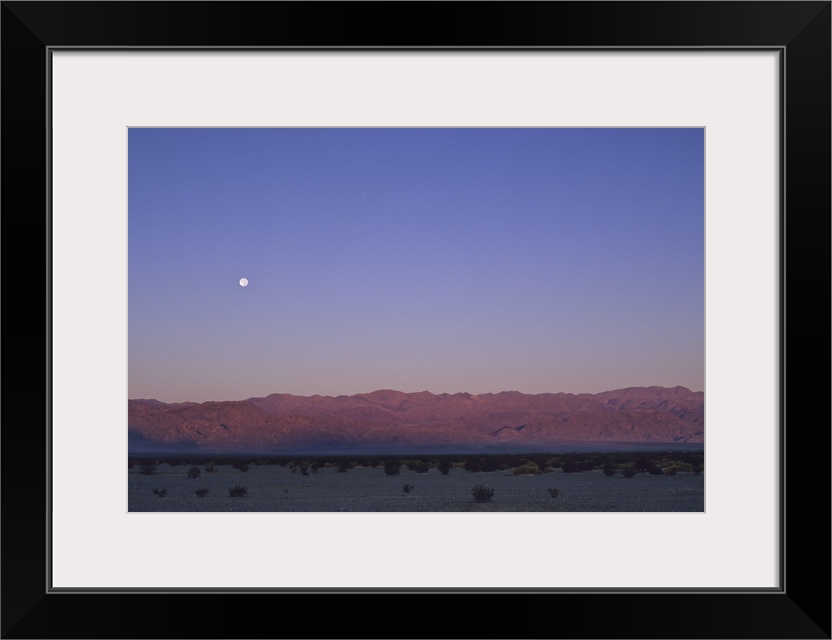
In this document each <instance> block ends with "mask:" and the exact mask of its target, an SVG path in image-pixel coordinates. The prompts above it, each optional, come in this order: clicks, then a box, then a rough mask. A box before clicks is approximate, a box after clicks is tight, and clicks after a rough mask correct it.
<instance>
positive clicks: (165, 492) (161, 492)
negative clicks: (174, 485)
mask: <svg viewBox="0 0 832 640" xmlns="http://www.w3.org/2000/svg"><path fill="white" fill-rule="evenodd" d="M153 493H155V494H156V495H157V496H159V497H160V498H164V497H165V496H166V495H168V490H167V489H154V490H153Z"/></svg>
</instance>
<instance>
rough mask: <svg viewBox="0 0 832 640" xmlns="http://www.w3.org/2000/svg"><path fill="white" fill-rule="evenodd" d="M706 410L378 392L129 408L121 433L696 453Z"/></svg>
mask: <svg viewBox="0 0 832 640" xmlns="http://www.w3.org/2000/svg"><path fill="white" fill-rule="evenodd" d="M704 403H705V396H704V393H703V392H701V391H699V392H693V391H690V390H688V389H685V388H684V387H673V388H665V387H631V388H628V389H619V390H617V391H606V392H604V393H598V394H577V395H575V394H566V393H544V394H537V395H527V394H523V393H519V392H516V391H504V392H501V393H493V394H492V393H487V394H481V395H471V394H468V393H456V394H439V395H435V394H432V393H429V392H427V391H422V392H420V393H402V392H400V391H391V390H381V391H374V392H372V393H362V394H358V395H354V396H337V397H332V396H317V395H316V396H311V397H303V396H293V395H289V394H272V395H270V396H266V397H265V398H250V399H248V400H241V401H232V402H204V403H202V404H196V403H190V402H189V403H177V404H165V403H162V402H159V401H157V400H129V401H128V428H129V432H130V436H131V442H141V443H143V444H144V445H146V446H150V447H165V446H187V447H189V448H197V449H205V450H215V451H243V450H245V451H255V450H262V451H269V452H279V451H291V450H300V449H305V450H316V449H320V450H333V449H341V448H344V449H352V448H356V447H357V448H372V447H389V446H400V447H406V448H413V447H417V448H418V447H425V448H427V447H437V446H448V445H459V446H460V447H463V448H464V447H466V446H467V447H474V448H479V447H481V446H483V445H485V446H488V445H497V444H501V443H504V444H509V443H511V444H512V446H517V445H528V446H529V447H530V448H532V447H533V448H540V447H541V446H545V445H547V444H553V445H554V444H557V443H558V442H573V443H574V442H587V443H604V442H629V443H637V442H644V443H647V442H649V443H702V442H703V441H704V430H705V423H704Z"/></svg>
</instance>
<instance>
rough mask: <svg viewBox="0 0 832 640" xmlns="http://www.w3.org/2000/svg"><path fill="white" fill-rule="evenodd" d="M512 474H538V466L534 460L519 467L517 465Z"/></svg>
mask: <svg viewBox="0 0 832 640" xmlns="http://www.w3.org/2000/svg"><path fill="white" fill-rule="evenodd" d="M514 475H516V476H528V475H535V476H539V475H540V467H538V466H537V465H536V464H535V463H534V462H528V463H526V464H524V465H522V466H520V467H517V468H516V469H515V470H514Z"/></svg>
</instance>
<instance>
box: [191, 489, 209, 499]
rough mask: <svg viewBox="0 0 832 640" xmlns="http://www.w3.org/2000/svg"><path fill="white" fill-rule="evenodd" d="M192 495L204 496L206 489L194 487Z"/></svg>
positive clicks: (206, 493)
mask: <svg viewBox="0 0 832 640" xmlns="http://www.w3.org/2000/svg"><path fill="white" fill-rule="evenodd" d="M194 495H195V496H196V497H197V498H204V497H205V496H207V495H208V489H195V490H194Z"/></svg>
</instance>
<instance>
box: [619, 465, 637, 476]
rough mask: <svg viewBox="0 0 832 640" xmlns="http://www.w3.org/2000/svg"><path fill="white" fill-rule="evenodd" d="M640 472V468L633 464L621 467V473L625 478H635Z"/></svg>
mask: <svg viewBox="0 0 832 640" xmlns="http://www.w3.org/2000/svg"><path fill="white" fill-rule="evenodd" d="M637 473H638V470H637V469H636V468H635V467H632V466H626V467H622V468H621V475H622V476H624V477H625V478H633V477H635V475H636V474H637Z"/></svg>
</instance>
